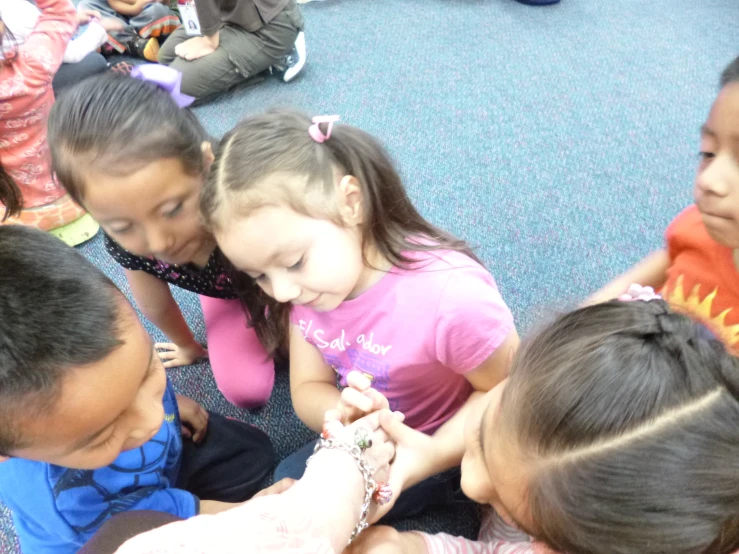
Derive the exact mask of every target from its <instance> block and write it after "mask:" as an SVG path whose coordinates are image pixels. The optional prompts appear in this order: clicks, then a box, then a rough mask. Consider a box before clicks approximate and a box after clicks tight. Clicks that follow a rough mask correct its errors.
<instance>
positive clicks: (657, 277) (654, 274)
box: [585, 249, 670, 306]
mask: <svg viewBox="0 0 739 554" xmlns="http://www.w3.org/2000/svg"><path fill="white" fill-rule="evenodd" d="M669 266H670V256H669V254H668V252H667V250H666V249H662V250H658V251H656V252H652V253H651V254H650V255H649V256H647V257H646V258H644V259H643V260H642V261H640V262H639V263H638V264H636V265H635V266H634V267H632V268H631V269H629V270H628V271H627V272H626V273H624V274H622V275H620V276H619V277H616V278H615V279H614V280H613V281H611V282H610V283H608V284H607V285H606V286H605V287H603V288H602V289H600V290H599V291H598V292H596V293H595V294H593V295H592V296H591V297H590V298H588V299H587V300H586V301H585V305H586V306H591V305H593V304H600V303H601V302H608V301H609V300H613V299H614V298H618V297H619V296H621V295H622V294H624V293H625V292H626V291H627V290H628V288H629V286H631V285H632V284H634V283H636V284H639V285H642V286H644V287H652V288H653V289H655V290H658V289H660V288H661V287H662V286H663V285H664V284H665V282H666V281H667V268H668V267H669Z"/></svg>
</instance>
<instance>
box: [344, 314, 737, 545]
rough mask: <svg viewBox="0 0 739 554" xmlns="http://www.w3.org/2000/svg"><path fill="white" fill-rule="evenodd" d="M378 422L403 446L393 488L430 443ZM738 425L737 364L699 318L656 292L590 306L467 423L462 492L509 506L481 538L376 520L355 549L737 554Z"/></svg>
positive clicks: (532, 349) (499, 508) (394, 423)
mask: <svg viewBox="0 0 739 554" xmlns="http://www.w3.org/2000/svg"><path fill="white" fill-rule="evenodd" d="M381 421H382V426H383V428H384V429H385V431H387V433H388V435H389V436H390V437H391V438H392V439H394V440H395V441H396V444H397V447H396V455H395V460H394V462H393V465H392V469H391V472H390V483H391V486H393V488H395V487H394V485H393V480H394V479H397V480H398V481H402V480H403V476H396V477H395V478H394V477H393V474H394V473H403V472H408V473H411V474H412V473H413V472H415V471H417V470H418V468H420V467H423V464H424V459H425V458H427V457H428V456H429V455H430V454H431V453H432V452H431V451H430V449H432V448H433V445H432V443H431V441H430V440H429V439H428V437H426V436H424V435H422V434H420V433H418V432H416V431H413V430H412V429H410V428H408V427H406V426H404V425H403V424H402V423H400V421H398V420H397V419H394V418H385V419H384V420H381ZM737 421H739V360H737V359H736V358H734V357H733V356H731V355H730V354H729V353H727V352H726V350H725V349H724V347H723V346H722V344H721V343H720V342H719V341H718V340H716V339H714V338H710V337H707V336H706V335H705V333H703V330H702V329H701V326H700V325H697V324H694V323H693V322H692V321H691V320H690V319H689V318H687V317H686V316H684V315H681V314H678V313H674V312H671V311H670V310H669V308H668V307H667V305H666V304H665V303H664V302H663V301H661V300H649V301H644V300H636V301H632V302H620V301H613V302H609V303H606V304H597V305H595V306H590V307H587V308H581V309H579V310H576V311H574V312H571V313H568V314H565V315H563V316H561V317H559V318H557V319H556V320H555V321H554V322H552V323H551V324H549V325H547V326H546V327H544V328H543V329H542V330H541V331H540V332H538V333H536V334H535V335H534V336H533V337H531V338H530V339H527V340H526V341H525V343H524V345H523V346H522V347H521V350H520V351H519V353H518V355H517V356H516V358H515V360H514V362H513V366H512V368H511V374H510V378H509V379H507V380H506V381H505V382H504V383H502V384H500V385H498V387H496V388H495V389H494V390H492V391H491V392H490V393H488V395H487V396H486V397H485V398H484V399H483V401H482V402H480V403H478V405H477V406H475V408H474V409H473V410H472V412H471V413H470V415H469V417H468V418H467V423H466V428H465V443H466V450H465V454H464V459H463V461H462V488H463V490H464V492H465V494H466V495H467V496H469V497H470V498H472V499H473V500H475V501H476V502H479V503H481V504H489V505H491V506H492V507H493V508H494V509H495V511H496V512H497V513H498V514H499V516H500V517H492V518H489V519H488V521H487V522H486V524H485V525H483V528H482V531H481V536H480V541H469V540H466V539H463V538H461V537H451V536H449V535H428V534H424V533H415V532H414V533H398V532H397V531H395V530H393V529H391V528H388V527H372V528H370V529H368V530H367V531H365V533H364V534H363V535H360V537H359V540H358V541H357V543H356V544H355V545H354V547H353V548H352V549H350V551H351V553H352V554H359V553H363V554H426V553H428V554H441V553H449V554H452V553H462V552H465V553H475V554H531V553H533V552H536V553H542V552H546V551H550V550H549V549H551V550H555V551H558V552H568V553H575V552H577V553H585V552H587V553H588V554H619V553H639V554H697V553H701V554H730V553H732V552H735V551H737V549H739V525H738V524H737V522H739V480H737V459H739V426H737ZM421 477H422V476H421ZM406 478H407V477H406ZM416 478H419V477H418V476H417V477H416ZM502 520H506V521H508V522H509V523H508V525H506V524H505V523H504V522H503V521H502ZM512 526H515V527H518V529H520V530H523V531H525V532H526V533H528V534H529V535H531V536H532V537H533V538H534V539H535V540H536V541H537V542H536V543H532V542H531V540H530V539H529V538H527V537H526V535H523V534H522V533H521V531H518V532H517V531H516V530H515V529H514V528H512Z"/></svg>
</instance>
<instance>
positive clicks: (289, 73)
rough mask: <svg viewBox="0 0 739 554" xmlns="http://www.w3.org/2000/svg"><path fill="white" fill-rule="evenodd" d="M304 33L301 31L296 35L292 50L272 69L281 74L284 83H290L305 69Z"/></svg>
mask: <svg viewBox="0 0 739 554" xmlns="http://www.w3.org/2000/svg"><path fill="white" fill-rule="evenodd" d="M305 58H306V50H305V33H304V32H303V31H301V32H300V33H298V38H296V39H295V44H294V45H293V48H292V50H290V52H288V53H287V54H285V55H284V56H283V57H282V59H281V60H280V62H279V63H278V64H275V65H274V66H273V67H272V69H273V71H275V72H277V73H281V74H282V80H283V81H285V82H286V83H289V82H290V81H292V80H293V79H294V78H295V77H297V76H298V73H300V72H301V71H302V70H303V67H305Z"/></svg>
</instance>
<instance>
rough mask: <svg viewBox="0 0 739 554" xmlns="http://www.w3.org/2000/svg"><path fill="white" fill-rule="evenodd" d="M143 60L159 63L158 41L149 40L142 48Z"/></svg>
mask: <svg viewBox="0 0 739 554" xmlns="http://www.w3.org/2000/svg"><path fill="white" fill-rule="evenodd" d="M143 54H144V59H145V60H148V61H150V62H153V63H157V62H158V61H159V41H158V40H157V39H155V38H150V39H149V40H148V41H147V42H146V46H144V51H143Z"/></svg>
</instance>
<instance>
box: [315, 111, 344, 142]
mask: <svg viewBox="0 0 739 554" xmlns="http://www.w3.org/2000/svg"><path fill="white" fill-rule="evenodd" d="M338 120H339V116H338V115H317V116H316V117H314V118H313V125H311V126H310V127H309V128H308V134H309V135H310V136H311V138H312V139H313V140H315V141H316V142H318V143H321V142H325V141H327V140H328V139H330V138H331V131H332V130H333V129H334V123H336V122H337V121H338ZM321 123H327V124H328V129H326V134H325V135H324V134H323V131H321Z"/></svg>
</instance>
